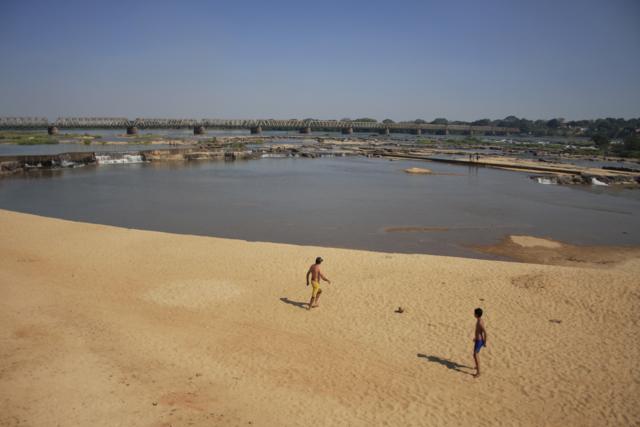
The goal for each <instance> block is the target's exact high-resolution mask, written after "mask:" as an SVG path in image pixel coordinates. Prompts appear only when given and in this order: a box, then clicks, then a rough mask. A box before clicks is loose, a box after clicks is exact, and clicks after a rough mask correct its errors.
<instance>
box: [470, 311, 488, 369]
mask: <svg viewBox="0 0 640 427" xmlns="http://www.w3.org/2000/svg"><path fill="white" fill-rule="evenodd" d="M473 314H474V316H475V317H476V332H475V334H474V337H473V360H474V361H475V362H476V374H475V375H474V377H479V376H480V359H478V353H480V349H481V348H482V347H486V346H487V331H486V329H485V328H484V322H483V321H482V309H481V308H476V309H475V310H474V312H473Z"/></svg>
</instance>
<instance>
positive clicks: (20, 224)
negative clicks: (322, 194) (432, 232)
mask: <svg viewBox="0 0 640 427" xmlns="http://www.w3.org/2000/svg"><path fill="white" fill-rule="evenodd" d="M0 233H1V234H2V236H3V238H2V240H0V290H1V292H2V295H3V298H2V299H1V300H0V304H1V305H2V310H0V316H2V325H3V327H2V342H3V344H2V349H3V351H2V356H1V357H0V372H1V374H0V383H1V386H0V402H1V403H0V414H2V415H0V422H1V423H2V424H7V425H17V424H19V423H20V424H34V425H43V424H61V425H72V424H73V425H114V424H123V425H131V424H136V425H153V426H161V425H172V424H173V425H183V424H184V425H187V424H190V423H193V424H194V425H212V424H215V425H250V424H251V425H382V424H385V423H386V424H389V425H424V424H434V425H496V424H505V425H557V426H567V425H575V426H590V425H593V426H599V425H604V424H616V425H632V424H635V423H637V422H638V421H639V420H640V411H639V409H638V407H639V406H638V403H639V401H638V397H637V388H638V383H639V381H640V376H639V372H638V370H637V369H636V366H637V364H636V360H637V359H638V356H640V345H639V344H638V343H639V342H640V332H638V331H639V330H640V329H639V328H638V320H639V315H638V298H640V284H639V283H638V281H637V277H638V274H639V273H640V260H639V259H638V258H629V259H627V260H625V261H621V262H618V263H615V264H611V265H607V266H602V265H599V266H598V268H593V266H592V265H590V264H589V263H583V264H582V265H581V266H580V267H560V266H543V265H534V264H519V263H505V262H495V261H480V260H471V259H462V258H448V257H437V256H428V255H401V254H386V253H375V252H366V251H355V250H341V249H329V248H314V247H306V246H293V245H283V244H271V243H257V242H245V241H240V240H227V239H218V238H209V237H196V236H184V235H174V234H167V233H157V232H146V231H138V230H130V229H124V228H115V227H107V226H101V225H93V224H85V223H76V222H68V221H61V220H55V219H48V218H43V217H37V216H31V215H25V214H19V213H13V212H9V211H0ZM514 242H516V243H517V244H519V245H520V246H523V247H528V246H531V245H533V246H535V245H536V244H539V243H540V242H537V241H533V242H532V241H530V240H527V239H524V240H523V238H522V237H519V238H518V239H516V240H514ZM545 245H546V246H551V247H552V248H553V247H554V245H552V244H548V243H546V244H544V245H543V246H545ZM318 255H322V256H323V257H324V258H325V260H326V262H325V264H324V271H325V273H326V275H327V276H328V277H329V278H331V279H332V284H331V285H326V286H324V288H325V291H326V292H325V294H324V295H323V297H322V299H321V301H320V304H321V307H320V308H318V309H316V310H313V311H311V312H308V311H306V310H305V309H304V302H306V301H307V299H308V296H309V290H308V288H306V287H305V286H304V273H305V271H306V268H307V267H308V265H309V264H310V263H311V262H312V260H313V259H314V258H315V257H316V256H318ZM531 283H533V285H531ZM537 284H542V285H543V286H537ZM398 306H402V307H403V308H404V313H402V314H398V313H395V312H394V310H395V309H396V308H397V307H398ZM476 306H481V307H483V308H484V309H485V312H486V320H485V321H486V324H487V329H488V332H489V343H488V347H487V348H486V349H483V350H482V353H481V358H482V362H483V374H482V376H481V377H480V378H478V379H475V378H473V377H472V376H471V375H470V373H471V372H472V370H471V369H470V368H469V367H470V366H471V365H472V359H471V346H472V342H471V338H472V332H473V323H474V319H473V317H472V312H473V309H474V308H475V307H476Z"/></svg>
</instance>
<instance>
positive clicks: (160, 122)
mask: <svg viewBox="0 0 640 427" xmlns="http://www.w3.org/2000/svg"><path fill="white" fill-rule="evenodd" d="M0 129H15V130H37V129H47V130H48V132H49V134H56V133H58V131H59V130H60V129H123V130H125V129H126V131H127V133H128V134H135V133H137V132H138V130H139V129H193V133H194V134H196V135H200V134H204V133H206V131H207V129H227V130H233V129H248V130H249V131H250V132H251V133H252V134H259V133H262V132H263V131H268V130H280V131H297V132H300V133H302V134H310V133H311V132H313V131H316V132H332V131H333V132H342V133H343V134H345V135H348V134H352V133H354V132H369V133H379V134H381V135H389V134H390V133H412V134H416V135H420V134H422V133H431V134H442V135H448V134H449V133H456V134H466V135H509V134H513V133H519V132H520V129H518V128H507V127H498V126H470V125H461V124H431V123H413V122H400V123H381V122H357V121H339V120H273V119H269V120H227V119H170V118H137V119H135V120H129V119H128V118H126V117H60V118H58V119H56V120H55V121H53V122H49V121H48V120H47V119H46V118H43V117H0Z"/></svg>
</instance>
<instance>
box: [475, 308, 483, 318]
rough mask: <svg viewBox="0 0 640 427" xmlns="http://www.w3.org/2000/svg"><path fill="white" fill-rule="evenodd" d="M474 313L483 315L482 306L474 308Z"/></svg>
mask: <svg viewBox="0 0 640 427" xmlns="http://www.w3.org/2000/svg"><path fill="white" fill-rule="evenodd" d="M473 313H474V314H475V315H476V316H478V317H482V309H481V308H476V309H475V310H473Z"/></svg>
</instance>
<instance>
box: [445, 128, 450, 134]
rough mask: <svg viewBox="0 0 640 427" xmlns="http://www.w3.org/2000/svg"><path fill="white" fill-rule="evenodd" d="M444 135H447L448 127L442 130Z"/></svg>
mask: <svg viewBox="0 0 640 427" xmlns="http://www.w3.org/2000/svg"><path fill="white" fill-rule="evenodd" d="M444 134H445V135H449V128H448V127H447V128H444Z"/></svg>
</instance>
